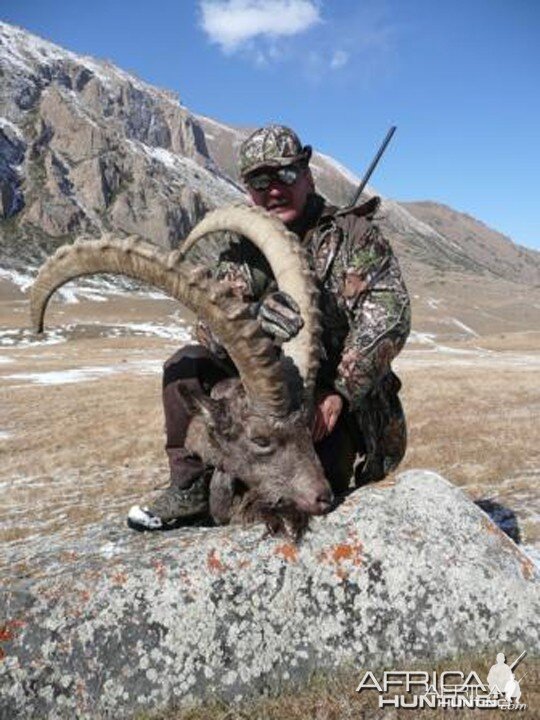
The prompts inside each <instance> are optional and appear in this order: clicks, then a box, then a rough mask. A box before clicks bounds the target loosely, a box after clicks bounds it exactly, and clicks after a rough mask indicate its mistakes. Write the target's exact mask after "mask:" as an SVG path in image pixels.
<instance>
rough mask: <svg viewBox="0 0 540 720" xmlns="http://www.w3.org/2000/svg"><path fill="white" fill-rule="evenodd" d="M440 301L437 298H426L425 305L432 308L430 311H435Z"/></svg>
mask: <svg viewBox="0 0 540 720" xmlns="http://www.w3.org/2000/svg"><path fill="white" fill-rule="evenodd" d="M441 302H442V300H438V299H437V298H428V299H427V300H426V303H427V305H428V306H429V307H430V308H432V310H437V309H438V307H439V305H440V303H441Z"/></svg>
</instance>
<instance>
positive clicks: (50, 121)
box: [0, 24, 240, 265]
mask: <svg viewBox="0 0 540 720" xmlns="http://www.w3.org/2000/svg"><path fill="white" fill-rule="evenodd" d="M0 48H1V51H0V58H1V73H2V80H3V82H2V85H1V90H0V115H1V116H2V119H1V120H0V155H1V158H2V160H1V164H0V172H1V176H0V197H1V204H0V214H1V217H2V218H3V220H4V222H3V223H2V244H3V255H4V261H7V262H10V263H12V264H14V265H24V264H26V263H28V262H31V261H32V260H40V259H41V255H42V253H41V252H40V251H42V250H44V251H46V252H49V251H50V249H51V246H55V245H56V244H60V243H62V242H65V241H66V240H68V239H70V238H71V237H73V236H74V235H79V234H82V233H86V234H90V235H93V236H98V235H100V234H101V233H102V232H104V231H107V230H113V231H115V232H117V233H119V234H121V235H124V234H131V233H137V234H139V235H142V236H143V237H145V238H147V239H149V240H152V241H153V242H155V243H157V244H159V245H162V246H165V247H174V246H176V245H177V244H178V242H179V240H180V239H181V238H182V237H183V236H184V235H185V233H186V232H187V230H188V229H189V228H190V227H191V226H192V225H193V224H194V222H195V221H196V220H198V219H199V218H200V216H201V215H202V214H203V213H204V212H205V211H206V210H207V209H208V208H210V207H214V206H215V205H217V204H221V203H224V202H230V201H233V200H234V199H237V198H238V196H239V195H240V191H239V189H238V188H237V187H236V186H235V185H234V183H233V182H231V181H230V180H229V179H228V178H226V177H225V176H224V175H223V174H222V173H221V172H220V171H219V169H218V168H217V166H216V165H215V164H214V163H213V161H212V160H211V159H210V158H209V155H208V152H207V147H206V142H205V138H204V133H203V132H202V130H201V128H200V126H199V124H198V123H197V121H196V120H195V118H194V117H193V116H192V115H191V113H189V111H188V110H186V109H185V108H184V107H183V106H182V105H181V104H180V103H179V102H178V100H177V98H175V97H174V96H173V95H172V94H171V93H168V92H165V91H160V90H157V89H156V88H153V87H151V86H149V85H146V84H145V83H143V82H141V81H139V80H137V79H136V78H134V77H132V76H129V75H127V74H126V73H123V72H122V71H121V70H119V69H118V68H115V67H114V66H112V65H108V64H106V63H101V62H98V61H95V60H92V59H90V58H82V57H79V56H77V55H74V54H73V53H69V52H67V51H64V50H61V49H59V48H57V47H56V46H54V45H52V44H51V43H48V42H45V41H43V40H40V39H38V38H36V37H34V36H32V35H29V34H28V33H26V32H24V31H22V30H18V29H16V28H13V27H10V26H8V25H5V24H0Z"/></svg>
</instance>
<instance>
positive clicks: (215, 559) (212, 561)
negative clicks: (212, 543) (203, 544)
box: [206, 548, 227, 572]
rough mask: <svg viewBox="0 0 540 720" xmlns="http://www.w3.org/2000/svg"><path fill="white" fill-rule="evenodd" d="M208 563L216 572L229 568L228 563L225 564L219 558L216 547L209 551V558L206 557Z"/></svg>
mask: <svg viewBox="0 0 540 720" xmlns="http://www.w3.org/2000/svg"><path fill="white" fill-rule="evenodd" d="M206 563H207V565H208V567H209V568H210V570H215V571H216V572H223V571H224V570H226V569H227V567H226V565H224V564H223V563H222V562H221V560H220V559H219V556H218V554H217V550H216V549H215V548H212V549H211V550H210V552H209V553H208V558H207V559H206Z"/></svg>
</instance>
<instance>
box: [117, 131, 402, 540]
mask: <svg viewBox="0 0 540 720" xmlns="http://www.w3.org/2000/svg"><path fill="white" fill-rule="evenodd" d="M310 158H311V147H310V146H309V145H306V146H302V144H301V142H300V140H299V138H298V136H297V135H296V133H295V132H293V131H292V130H290V129H289V128H287V127H284V126H282V125H269V126H267V127H263V128H260V129H258V130H256V131H255V132H254V133H252V134H251V135H250V136H249V137H248V138H247V139H246V140H245V141H244V142H243V143H242V145H241V147H240V164H239V170H240V174H241V177H242V180H243V182H244V184H245V187H246V189H247V192H248V194H249V196H250V198H251V200H252V202H253V203H254V204H255V205H258V206H260V207H263V208H265V209H266V210H268V211H269V212H270V213H272V214H273V215H276V216H277V217H278V218H279V219H280V220H282V222H283V223H284V224H285V225H286V226H287V228H288V229H289V230H291V231H293V232H294V233H295V234H296V235H297V236H298V241H299V242H300V243H302V244H303V245H304V246H305V248H306V249H307V251H308V254H309V256H310V258H311V259H312V263H313V268H314V270H315V272H316V276H317V281H318V284H319V291H320V309H321V312H322V323H323V337H322V341H323V346H324V351H325V356H324V357H323V360H322V363H321V367H320V370H319V374H318V379H317V389H316V406H315V416H314V423H313V427H312V435H313V442H314V446H315V449H316V451H317V454H318V456H319V458H320V460H321V463H322V466H323V468H324V471H325V473H326V476H327V478H328V480H329V481H330V483H331V485H332V489H333V491H334V492H335V493H338V494H339V493H342V492H344V491H345V490H346V489H347V488H348V487H349V484H350V483H351V482H352V481H354V483H355V484H356V486H359V485H363V484H365V483H367V482H372V481H377V480H380V479H382V478H384V477H385V476H386V475H387V474H388V473H389V472H390V471H391V470H393V469H394V468H395V467H396V466H397V465H398V463H399V462H400V460H401V459H402V457H403V455H404V453H405V448H406V439H407V434H406V425H405V417H404V413H403V409H402V406H401V403H400V400H399V397H398V393H399V390H400V387H401V383H400V381H399V379H398V377H397V376H396V375H395V374H394V372H393V371H392V368H391V362H392V360H393V359H394V358H395V357H396V355H397V354H398V353H399V352H400V350H401V349H402V348H403V346H404V344H405V340H406V339H407V336H408V334H409V330H410V302H409V296H408V293H407V290H406V287H405V284H404V281H403V277H402V274H401V270H400V268H399V265H398V262H397V259H396V258H395V256H394V254H393V252H392V249H391V247H390V244H389V243H388V241H387V239H386V238H385V237H383V235H382V233H381V230H380V228H379V226H378V225H377V222H376V212H377V209H378V207H379V204H380V199H379V198H377V197H372V198H371V199H370V200H368V201H367V202H365V203H363V204H360V205H358V206H356V207H354V208H347V209H341V210H340V209H338V208H336V207H332V206H330V205H328V204H327V203H326V202H325V201H324V199H323V198H322V197H321V196H320V195H319V194H317V192H316V190H315V185H314V181H313V177H312V174H311V170H310V167H309V161H310ZM213 274H214V276H215V277H216V279H223V280H227V281H229V282H231V283H232V284H233V286H234V288H235V292H236V293H237V294H238V295H239V296H241V297H242V298H243V299H244V300H246V301H248V302H250V303H252V304H253V308H254V312H255V313H257V316H258V319H259V321H260V323H261V326H262V328H263V330H264V331H265V332H267V333H268V334H270V335H271V336H272V337H273V338H275V339H277V340H278V341H279V340H281V341H283V340H287V339H289V338H291V337H293V336H294V335H295V334H296V333H297V332H298V331H299V330H300V328H301V327H302V318H301V317H300V315H299V313H298V308H297V307H296V305H295V302H294V300H292V298H291V297H290V296H288V295H286V294H285V293H283V292H279V291H278V290H277V288H276V286H275V283H273V281H272V275H271V272H270V269H269V267H268V265H267V264H266V261H265V260H264V258H263V257H262V256H261V255H260V253H259V252H258V250H256V249H254V247H253V246H252V245H251V243H249V242H248V241H247V240H245V239H243V238H241V237H236V238H235V239H234V241H233V242H230V243H229V245H228V247H227V248H226V249H224V250H223V252H221V254H220V256H219V259H218V262H217V265H216V268H215V271H214V272H213ZM197 339H198V340H199V344H195V345H189V346H187V347H184V348H182V349H181V350H179V351H178V352H177V353H176V354H175V355H173V356H172V357H171V358H170V359H169V360H168V361H167V362H166V363H165V366H164V376H163V404H164V411H165V422H166V433H167V445H166V452H167V455H168V459H169V465H170V485H169V486H168V487H167V488H166V489H165V490H163V491H162V492H161V494H160V495H159V496H158V497H157V498H156V499H155V500H154V501H152V502H151V503H150V504H148V505H146V506H142V507H140V506H135V507H134V508H132V509H131V510H130V513H129V515H128V522H129V524H130V525H131V526H132V527H136V528H138V529H143V528H144V529H151V530H153V529H161V528H163V527H164V526H166V525H167V524H170V523H173V522H174V523H177V522H182V521H184V520H185V521H188V520H191V519H192V518H194V517H196V516H202V515H204V514H205V513H206V512H207V510H208V472H207V470H208V468H206V467H205V465H204V464H203V462H202V461H201V459H200V458H199V457H198V456H196V455H193V454H190V453H189V452H188V451H187V450H186V449H185V448H184V440H185V436H186V432H187V427H188V425H189V423H190V420H191V416H190V414H189V412H188V410H187V409H186V406H185V404H184V402H183V400H182V398H181V395H180V393H179V392H178V390H177V385H178V383H185V384H188V385H189V386H190V387H196V388H198V389H200V388H202V389H203V390H204V391H205V392H209V391H210V389H211V387H212V386H213V385H214V384H215V383H216V382H218V381H219V380H222V379H224V378H226V377H229V376H231V375H232V374H234V367H233V365H232V363H231V361H230V359H229V358H228V356H227V353H226V352H225V351H224V350H223V348H222V347H221V346H220V345H219V344H218V342H217V341H216V339H215V338H214V337H213V336H212V334H211V332H210V331H209V330H208V328H206V327H205V326H204V325H202V324H200V323H199V326H198V329H197Z"/></svg>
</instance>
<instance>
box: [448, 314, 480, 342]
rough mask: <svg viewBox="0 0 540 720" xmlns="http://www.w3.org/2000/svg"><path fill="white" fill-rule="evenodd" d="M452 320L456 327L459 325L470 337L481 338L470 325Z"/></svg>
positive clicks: (455, 319)
mask: <svg viewBox="0 0 540 720" xmlns="http://www.w3.org/2000/svg"><path fill="white" fill-rule="evenodd" d="M450 319H451V321H452V322H453V323H454V325H457V326H458V327H459V328H461V329H462V330H465V332H466V333H469V335H473V336H474V337H479V335H478V333H477V332H475V331H474V330H473V329H472V328H470V327H469V326H468V325H465V323H462V322H461V320H458V319H457V318H450Z"/></svg>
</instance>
